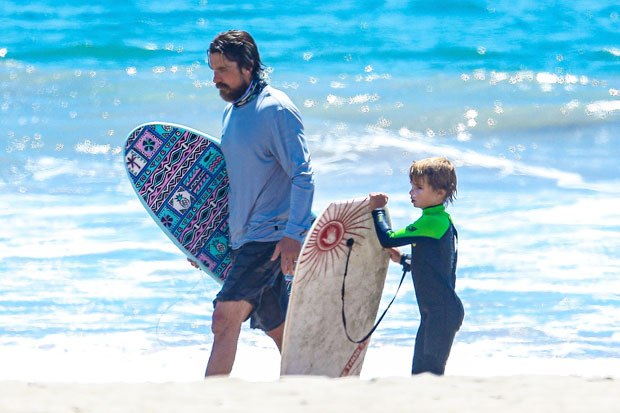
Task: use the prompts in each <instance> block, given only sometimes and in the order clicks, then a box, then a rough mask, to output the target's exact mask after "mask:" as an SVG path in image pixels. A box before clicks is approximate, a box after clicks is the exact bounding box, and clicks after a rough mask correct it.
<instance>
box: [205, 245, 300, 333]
mask: <svg viewBox="0 0 620 413" xmlns="http://www.w3.org/2000/svg"><path fill="white" fill-rule="evenodd" d="M277 243H278V242H277V241H273V242H249V243H247V244H244V245H242V246H241V247H240V248H238V249H236V250H233V251H232V255H231V257H232V267H231V268H230V271H229V272H228V275H227V276H226V279H225V280H224V285H223V286H222V289H221V290H220V292H219V293H218V294H217V296H216V297H215V300H213V306H214V307H216V306H217V303H218V302H219V301H247V302H249V303H250V304H251V305H252V311H251V312H250V315H249V316H248V318H249V319H250V327H251V328H257V329H260V330H263V331H271V330H273V329H275V328H276V327H278V326H280V324H282V323H283V322H284V320H285V318H286V309H287V307H288V291H287V287H286V282H285V278H284V274H283V273H282V269H281V267H280V258H279V257H278V259H276V260H275V261H271V256H272V255H273V251H274V250H275V247H276V244H277Z"/></svg>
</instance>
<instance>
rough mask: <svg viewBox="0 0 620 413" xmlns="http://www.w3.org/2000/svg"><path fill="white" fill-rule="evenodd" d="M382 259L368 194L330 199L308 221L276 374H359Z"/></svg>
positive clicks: (382, 275) (372, 319)
mask: <svg viewBox="0 0 620 413" xmlns="http://www.w3.org/2000/svg"><path fill="white" fill-rule="evenodd" d="M388 263H389V254H388V253H387V252H386V251H385V250H384V249H383V248H382V247H381V244H379V240H378V239H377V235H376V233H375V227H374V222H373V220H372V215H371V212H370V206H369V201H368V198H365V199H353V200H347V201H338V202H332V203H331V204H329V206H328V207H327V208H326V209H325V211H323V213H322V214H321V215H320V216H319V217H318V218H317V219H316V220H315V221H314V224H313V225H312V228H311V229H310V232H309V233H308V236H307V237H306V240H305V242H304V245H303V248H302V250H301V255H300V258H299V261H298V263H297V267H296V269H295V276H294V278H293V288H292V291H291V295H290V301H289V306H288V312H287V316H286V324H285V325H284V340H283V344H282V364H281V369H280V373H281V374H282V375H320V376H328V377H343V376H355V375H359V374H360V371H361V369H362V364H363V362H364V356H365V354H366V350H367V349H368V344H369V342H370V337H368V338H367V339H365V340H364V337H365V335H366V334H367V333H369V331H370V330H371V328H372V326H373V324H374V322H375V318H376V316H377V311H378V308H379V302H380V301H381V294H382V292H383V285H384V282H385V276H386V274H387V268H388ZM345 281H346V283H345ZM345 287H346V288H345ZM343 312H344V315H345V319H346V330H345V322H344V321H343ZM347 334H348V336H347ZM355 341H361V342H359V343H358V342H355Z"/></svg>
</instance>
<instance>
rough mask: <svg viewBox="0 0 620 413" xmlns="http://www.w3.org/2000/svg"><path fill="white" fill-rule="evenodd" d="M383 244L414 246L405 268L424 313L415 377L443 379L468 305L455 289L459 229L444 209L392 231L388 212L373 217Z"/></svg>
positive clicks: (430, 210)
mask: <svg viewBox="0 0 620 413" xmlns="http://www.w3.org/2000/svg"><path fill="white" fill-rule="evenodd" d="M372 216H373V219H374V221H375V229H376V232H377V236H378V237H379V242H380V243H381V245H382V246H383V247H385V248H389V247H400V246H403V245H407V244H410V245H411V255H409V254H403V259H402V260H401V264H402V265H403V266H404V269H405V270H408V269H411V272H412V276H413V285H414V287H415V294H416V298H417V300H418V308H419V309H420V316H421V320H420V327H419V329H418V333H417V335H416V340H415V350H414V354H413V366H412V370H411V373H412V374H418V373H424V372H431V373H434V374H438V375H440V374H443V373H444V370H445V367H446V362H447V360H448V356H449V355H450V349H451V348H452V342H453V341H454V336H455V335H456V332H457V331H458V330H459V328H460V327H461V323H462V322H463V316H464V311H463V304H462V303H461V300H460V299H459V297H458V296H457V295H456V292H455V290H454V287H455V281H456V262H457V251H456V237H457V235H456V229H455V228H454V225H453V224H452V220H451V218H450V215H449V214H448V213H447V212H446V210H445V207H444V206H443V205H437V206H434V207H429V208H425V209H423V210H422V216H421V217H420V219H418V220H417V221H415V222H414V223H413V224H411V225H409V226H407V227H405V228H403V229H401V230H398V231H392V229H391V228H390V225H389V223H388V221H387V220H386V219H385V211H384V210H382V209H377V210H374V211H373V212H372Z"/></svg>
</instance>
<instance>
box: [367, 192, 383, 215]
mask: <svg viewBox="0 0 620 413" xmlns="http://www.w3.org/2000/svg"><path fill="white" fill-rule="evenodd" d="M368 196H369V198H370V210H371V211H372V210H373V209H377V208H383V207H384V206H386V205H387V202H388V196H387V194H384V193H381V192H371V193H370V194H369V195H368Z"/></svg>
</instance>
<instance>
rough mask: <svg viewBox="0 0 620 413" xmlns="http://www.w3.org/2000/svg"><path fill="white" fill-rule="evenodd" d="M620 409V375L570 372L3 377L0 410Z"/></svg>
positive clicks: (187, 412) (32, 412)
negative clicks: (182, 378) (141, 379)
mask: <svg viewBox="0 0 620 413" xmlns="http://www.w3.org/2000/svg"><path fill="white" fill-rule="evenodd" d="M205 411H217V412H241V411H253V412H268V411H269V412H271V411H286V412H351V411H358V412H377V411H389V412H414V411H422V412H431V411H432V412H435V411H437V412H459V413H463V412H477V413H484V412H502V413H509V412H528V413H535V412H545V413H549V412H563V413H566V412H585V411H591V412H618V411H620V381H618V380H617V379H611V378H582V377H568V376H510V377H485V378H477V377H454V376H444V377H435V376H430V375H423V376H417V377H412V378H381V379H375V380H363V379H358V378H346V379H327V378H323V377H285V378H282V379H280V380H278V381H271V382H250V381H244V380H240V379H234V378H213V379H208V380H205V381H201V382H192V383H101V384H84V383H76V384H71V383H49V384H46V383H27V382H12V381H8V382H2V383H0V412H2V413H4V412H11V413H26V412H28V413H39V412H41V413H43V412H45V413H77V412H80V413H86V412H89V413H91V412H92V413H96V412H107V413H109V412H119V413H124V412H127V413H130V412H131V413H135V412H152V413H157V412H184V413H192V412H205Z"/></svg>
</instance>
